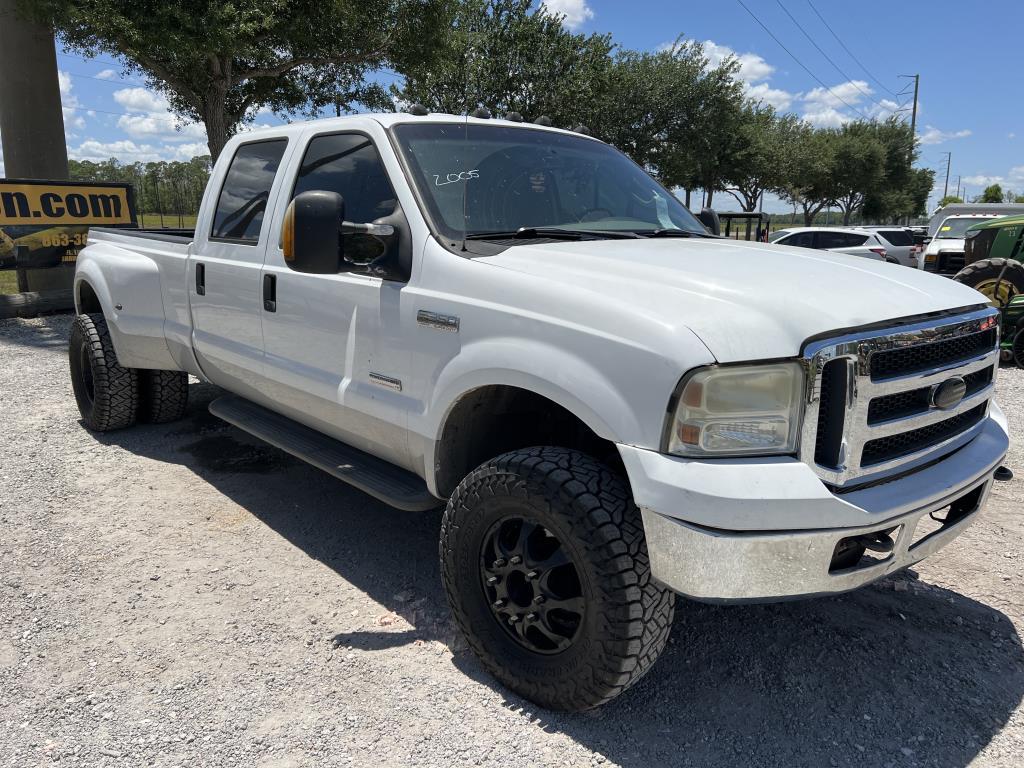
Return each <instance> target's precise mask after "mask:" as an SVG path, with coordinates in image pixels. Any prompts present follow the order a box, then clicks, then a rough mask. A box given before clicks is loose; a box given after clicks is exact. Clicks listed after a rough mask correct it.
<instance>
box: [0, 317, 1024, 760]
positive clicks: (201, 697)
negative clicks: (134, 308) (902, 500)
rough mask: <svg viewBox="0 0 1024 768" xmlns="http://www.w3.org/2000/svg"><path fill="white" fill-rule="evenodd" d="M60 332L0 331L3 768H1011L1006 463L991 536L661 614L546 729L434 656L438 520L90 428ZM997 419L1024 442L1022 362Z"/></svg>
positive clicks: (256, 453)
mask: <svg viewBox="0 0 1024 768" xmlns="http://www.w3.org/2000/svg"><path fill="white" fill-rule="evenodd" d="M69 325H70V317H69V316H66V315H65V316H56V317H49V318H43V319H39V320H11V321H3V322H0V425H2V429H0V462H2V464H0V765H2V766H7V765H9V766H18V767H19V768H20V767H21V766H35V765H50V764H51V763H56V762H60V763H61V764H70V765H82V766H137V765H138V766H149V765H153V766H189V767H191V766H266V767H267V768H270V767H272V766H275V767H277V766H279V767H281V768H283V767H284V766H349V765H356V766H380V765H383V766H400V765H401V766H404V765H410V766H463V765H486V766H502V767H503V768H505V767H508V768H515V767H516V766H565V765H583V766H587V765H621V766H629V767H630V768H656V767H657V766H684V765H693V766H737V765H752V766H775V765H800V766H804V765H806V766H845V765H851V766H854V765H856V766H965V765H979V766H1005V767H1006V768H1009V767H1010V766H1014V767H1018V768H1019V766H1021V765H1024V707H1022V698H1024V651H1022V647H1021V637H1020V635H1021V632H1022V630H1024V607H1022V606H1024V509H1022V505H1021V500H1022V498H1024V460H1022V459H1024V449H1022V442H1021V440H1020V439H1017V440H1016V442H1015V443H1014V446H1013V450H1012V454H1011V457H1010V459H1009V462H1008V463H1009V465H1010V466H1011V467H1013V468H1015V469H1017V471H1018V479H1015V480H1013V481H1012V482H1008V483H1001V484H998V485H997V486H996V488H995V491H994V493H993V497H992V500H991V502H990V504H989V506H988V510H987V513H986V514H985V516H984V518H983V519H982V520H980V521H979V522H978V523H976V524H975V525H974V526H973V527H972V528H971V529H970V530H969V531H968V533H966V534H965V535H964V536H963V537H961V538H960V539H959V540H957V541H956V542H954V543H953V544H952V545H950V546H949V547H948V548H947V549H945V550H943V551H942V552H940V553H939V554H938V555H936V556H935V557H934V558H932V559H931V560H929V561H927V562H925V563H922V564H921V565H920V566H918V567H917V568H915V569H914V570H913V571H910V572H906V573H904V574H901V575H899V576H897V577H894V578H892V579H889V580H887V581H885V582H882V583H880V584H877V585H874V586H871V587H869V588H866V589H863V590H861V591H859V592H856V593H853V594H850V595H847V596H843V597H838V598H833V599H819V600H812V601H806V602H794V603H786V604H781V605H768V606H742V607H716V606H706V605H700V604H696V603H682V604H680V606H679V608H678V611H677V619H676V625H675V628H674V631H673V634H672V639H671V643H670V645H669V646H668V648H667V650H666V653H665V654H664V656H663V657H662V659H661V661H660V662H659V663H658V664H657V665H656V667H655V668H654V670H653V671H652V672H651V674H650V675H648V676H647V677H646V678H645V679H644V680H643V682H642V683H641V684H640V685H638V686H637V687H635V688H634V689H632V690H631V691H629V692H628V693H627V694H625V695H623V696H622V697H620V698H619V699H617V700H616V701H614V702H613V703H612V704H610V705H609V706H606V707H605V708H603V709H601V710H599V711H598V712H596V713H592V714H588V715H557V714H551V713H549V712H545V711H541V710H538V709H537V708H536V707H534V706H533V705H531V704H530V703H529V702H526V701H523V700H521V699H519V698H518V697H516V696H514V695H513V694H511V693H510V692H508V691H507V690H505V689H503V688H502V687H501V686H499V685H498V684H497V683H495V682H493V681H492V680H491V679H490V678H489V677H488V676H487V675H486V674H484V673H483V671H482V670H481V668H480V665H479V664H478V663H477V662H476V660H475V658H474V657H473V656H472V655H471V654H469V653H467V651H466V650H465V647H464V645H462V644H461V643H460V642H459V641H458V640H456V639H455V637H454V634H453V631H452V629H451V625H450V623H449V619H448V613H447V608H446V606H445V602H444V596H443V594H442V591H441V585H440V579H439V576H438V564H437V533H438V524H439V515H438V514H436V513H404V512H397V511H394V510H392V509H390V508H388V507H385V506H383V505H381V504H380V503H378V502H376V501H374V500H372V499H370V498H369V497H367V496H364V495H362V494H360V493H359V492H357V491H355V490H353V489H351V488H349V487H348V486H346V485H344V484H342V483H340V482H338V481H336V480H334V479H332V478H330V477H328V476H327V475H325V474H322V473H320V472H319V471H317V470H315V469H313V468H310V467H308V466H306V465H304V464H302V463H299V462H298V461H296V460H294V459H291V458H290V457H288V456H286V455H284V454H282V453H281V452H279V451H277V450H275V449H272V448H270V447H267V446H263V445H260V444H256V443H254V442H253V441H252V440H250V439H248V438H247V437H246V436H245V435H244V434H243V433H241V432H239V431H238V430H236V429H234V428H232V427H230V426H227V425H226V424H224V423H222V422H219V421H217V420H216V419H214V418H212V417H211V416H209V415H208V413H207V411H206V405H207V403H208V402H209V401H210V399H211V398H212V397H214V396H215V395H216V390H215V389H214V388H212V387H210V386H207V385H202V384H199V383H194V384H192V387H191V396H192V404H191V406H190V408H189V413H188V416H187V418H186V419H185V420H184V421H181V422H179V423H176V424H170V425H165V426H146V427H137V428H135V429H131V430H126V431H122V432H116V433H111V434H109V435H105V436H97V435H93V434H90V433H89V432H87V431H86V430H85V429H84V428H83V427H82V426H81V425H80V423H79V421H78V413H77V410H76V408H75V403H74V398H73V397H72V394H71V387H70V384H69V382H68V376H67V360H66V339H67V334H68V328H69ZM998 386H999V390H1000V400H1001V402H1002V404H1003V406H1004V408H1006V409H1007V410H1008V411H1009V413H1010V419H1011V422H1013V423H1014V427H1015V429H1016V433H1017V434H1018V435H1020V434H1024V371H1022V370H1017V369H1008V368H1004V369H1003V370H1002V372H1001V374H1000V380H999V385H998Z"/></svg>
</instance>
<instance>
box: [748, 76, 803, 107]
mask: <svg viewBox="0 0 1024 768" xmlns="http://www.w3.org/2000/svg"><path fill="white" fill-rule="evenodd" d="M746 91H747V96H749V97H750V98H752V99H757V100H758V101H763V102H765V103H766V104H771V105H772V106H773V107H775V109H777V110H779V111H780V112H785V111H786V110H787V109H789V107H790V105H791V104H792V103H793V94H792V93H790V92H789V91H783V90H781V89H780V88H772V87H771V86H770V85H768V83H758V84H757V85H749V84H748V85H747V88H746Z"/></svg>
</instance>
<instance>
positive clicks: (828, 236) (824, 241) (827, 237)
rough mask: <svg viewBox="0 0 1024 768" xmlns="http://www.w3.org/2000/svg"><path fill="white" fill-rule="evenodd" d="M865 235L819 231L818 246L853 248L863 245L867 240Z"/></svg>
mask: <svg viewBox="0 0 1024 768" xmlns="http://www.w3.org/2000/svg"><path fill="white" fill-rule="evenodd" d="M867 239H868V238H867V236H866V235H856V234H853V233H851V232H819V233H818V247H819V248H853V247H855V246H858V245H864V243H865V242H866V241H867Z"/></svg>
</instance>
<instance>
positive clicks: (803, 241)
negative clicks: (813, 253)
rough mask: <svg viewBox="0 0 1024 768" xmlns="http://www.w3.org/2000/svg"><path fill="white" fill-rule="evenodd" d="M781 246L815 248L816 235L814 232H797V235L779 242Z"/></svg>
mask: <svg viewBox="0 0 1024 768" xmlns="http://www.w3.org/2000/svg"><path fill="white" fill-rule="evenodd" d="M779 245H795V246H796V247H797V248H813V247H814V233H813V232H797V233H796V234H793V235H790V236H789V237H784V238H783V239H782V240H779Z"/></svg>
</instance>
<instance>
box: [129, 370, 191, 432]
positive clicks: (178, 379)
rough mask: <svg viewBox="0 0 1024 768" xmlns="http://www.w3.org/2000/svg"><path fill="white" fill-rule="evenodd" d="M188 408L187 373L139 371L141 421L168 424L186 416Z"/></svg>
mask: <svg viewBox="0 0 1024 768" xmlns="http://www.w3.org/2000/svg"><path fill="white" fill-rule="evenodd" d="M187 408H188V374H187V373H185V372H184V371H155V370H139V421H141V422H145V423H147V424H166V423H167V422H170V421H177V420H178V419H180V418H181V417H182V416H184V415H185V410H186V409H187Z"/></svg>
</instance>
